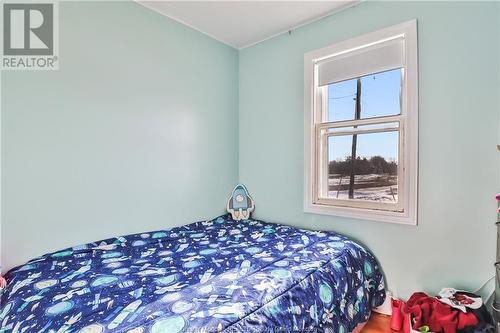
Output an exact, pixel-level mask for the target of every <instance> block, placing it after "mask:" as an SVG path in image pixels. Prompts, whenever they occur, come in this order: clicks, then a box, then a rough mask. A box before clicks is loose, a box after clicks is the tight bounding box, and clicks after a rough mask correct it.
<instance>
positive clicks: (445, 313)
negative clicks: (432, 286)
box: [403, 292, 479, 333]
mask: <svg viewBox="0 0 500 333" xmlns="http://www.w3.org/2000/svg"><path fill="white" fill-rule="evenodd" d="M403 315H404V332H405V333H409V331H410V326H411V327H413V329H414V330H418V329H419V328H420V327H422V326H424V325H427V326H429V328H430V330H431V331H432V332H444V333H456V331H457V330H462V329H465V328H466V327H469V326H475V325H477V324H478V323H479V321H478V319H477V318H476V316H475V315H474V313H472V312H467V313H464V312H462V311H460V310H457V309H453V308H452V307H451V306H449V305H447V304H444V303H441V302H440V301H439V300H438V299H436V298H434V297H429V296H428V295H427V294H425V293H422V292H418V293H414V294H413V295H412V296H411V297H410V299H409V300H408V302H406V304H405V305H404V306H403ZM411 318H413V320H414V324H413V325H410V322H411Z"/></svg>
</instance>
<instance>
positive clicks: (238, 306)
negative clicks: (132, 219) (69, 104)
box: [0, 215, 385, 333]
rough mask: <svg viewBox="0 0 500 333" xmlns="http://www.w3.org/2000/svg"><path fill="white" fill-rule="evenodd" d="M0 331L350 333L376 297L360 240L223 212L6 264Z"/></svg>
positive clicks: (374, 275) (373, 273) (375, 271)
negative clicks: (13, 266)
mask: <svg viewBox="0 0 500 333" xmlns="http://www.w3.org/2000/svg"><path fill="white" fill-rule="evenodd" d="M7 281H8V287H7V289H6V290H5V291H4V293H3V295H2V298H1V301H2V302H1V308H0V327H1V328H0V332H20V333H22V332H54V333H56V332H57V333H62V332H82V333H83V332H86V333H88V332H92V333H93V332H97V333H98V332H128V333H141V332H148V333H149V332H151V333H160V332H161V333H178V332H220V331H224V332H290V331H313V330H317V331H320V332H339V333H344V332H345V333H347V332H351V331H352V330H353V329H354V327H355V326H356V325H357V324H358V323H361V322H364V321H366V320H367V319H368V317H369V314H370V310H371V308H372V307H374V306H377V305H380V304H381V303H382V302H383V300H384V297H385V291H384V282H383V277H382V273H381V271H380V268H379V266H378V264H377V262H376V260H375V259H374V257H373V255H372V254H371V253H370V252H368V251H367V250H366V249H365V248H363V247H362V246H360V245H359V244H357V243H356V242H354V241H352V240H350V239H349V238H347V237H344V236H340V235H338V234H335V233H332V232H320V231H307V230H301V229H296V228H292V227H289V226H285V225H279V224H271V223H265V222H262V221H256V220H247V221H241V222H238V221H233V220H232V219H231V217H230V216H229V215H225V216H221V217H219V218H216V219H214V220H211V221H204V222H197V223H193V224H190V225H187V226H183V227H178V228H173V229H171V230H162V231H157V232H148V233H143V234H136V235H130V236H125V237H118V238H112V239H107V240H103V241H99V242H95V243H90V244H86V245H83V246H78V247H73V248H68V249H65V250H62V251H59V252H55V253H51V254H47V255H44V256H42V257H39V258H36V259H34V260H32V261H30V262H28V263H27V264H25V265H24V266H20V267H18V268H16V269H13V270H11V271H10V272H9V273H8V274H7Z"/></svg>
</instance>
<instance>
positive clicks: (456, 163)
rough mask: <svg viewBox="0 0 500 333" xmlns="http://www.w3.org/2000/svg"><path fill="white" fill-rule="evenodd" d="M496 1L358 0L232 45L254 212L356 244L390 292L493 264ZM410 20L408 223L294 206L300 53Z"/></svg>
mask: <svg viewBox="0 0 500 333" xmlns="http://www.w3.org/2000/svg"><path fill="white" fill-rule="evenodd" d="M498 6H499V4H498V3H494V2H490V3H478V2H476V3H464V2H443V3H438V2H420V3H417V2H364V3H362V4H360V5H358V6H357V7H354V8H351V9H348V10H345V11H343V12H340V13H338V14H336V15H333V16H331V17H328V18H325V19H322V20H320V21H318V22H315V23H313V24H310V25H307V26H305V27H303V28H300V29H298V30H296V31H294V32H293V33H292V34H291V35H288V34H286V35H282V36H280V37H277V38H274V39H271V40H268V41H266V42H264V43H261V44H258V45H256V46H254V47H251V48H248V49H244V50H243V51H241V52H240V60H239V61H240V67H239V68H240V95H239V105H240V107H239V123H240V145H239V146H240V151H239V154H240V162H239V169H240V173H239V175H240V181H242V182H243V183H245V184H246V185H247V186H248V188H249V190H250V192H251V193H252V195H253V197H254V199H255V200H256V204H257V208H256V214H255V215H256V216H257V217H259V218H263V219H267V220H271V221H276V222H282V223H286V224H292V225H295V226H300V227H305V228H310V229H324V230H335V231H338V232H341V233H344V234H347V235H350V236H352V237H354V238H356V239H358V240H360V241H361V242H363V243H365V244H366V245H367V246H368V247H369V248H370V249H371V250H373V252H374V253H375V254H376V256H377V257H378V259H379V260H380V262H381V264H382V266H383V269H384V270H385V273H386V276H387V281H388V284H389V287H390V289H393V290H394V291H396V292H397V293H398V294H399V295H400V296H403V297H405V296H408V295H409V294H410V293H411V292H412V291H416V290H422V289H423V290H426V291H429V292H435V291H437V290H438V289H439V288H440V287H442V286H455V287H466V288H471V289H473V288H474V287H478V286H479V285H480V284H481V283H482V282H484V281H485V280H486V279H488V278H489V277H491V276H492V275H493V274H494V270H493V266H492V264H493V261H494V253H495V228H494V227H493V222H494V220H495V209H494V208H495V203H494V200H493V195H494V193H495V191H497V190H498V185H499V180H500V179H499V165H498V156H497V154H498V153H497V152H496V149H495V144H496V143H497V139H498V130H499V127H498V124H499V102H498V98H497V94H498V84H499V73H500V72H499V68H498V66H499V57H500V54H499V46H498V43H499V31H500V26H499V10H498ZM413 18H417V19H418V33H419V62H420V75H419V87H420V98H419V103H420V133H419V137H420V170H419V171H420V181H419V186H420V192H419V225H418V227H410V226H402V225H395V224H386V223H377V222H367V221H359V220H351V219H346V218H336V217H328V216H321V215H314V214H305V213H304V212H303V209H302V208H303V158H304V156H303V145H304V144H303V112H304V111H303V91H304V90H303V55H304V53H306V52H308V51H311V50H314V49H317V48H321V47H324V46H327V45H329V44H332V43H335V42H338V41H341V40H344V39H348V38H350V37H354V36H358V35H361V34H364V33H367V32H370V31H374V30H377V29H380V28H383V27H386V26H390V25H393V24H397V23H400V22H404V21H406V20H409V19H413Z"/></svg>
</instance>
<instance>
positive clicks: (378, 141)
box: [328, 131, 399, 203]
mask: <svg viewBox="0 0 500 333" xmlns="http://www.w3.org/2000/svg"><path fill="white" fill-rule="evenodd" d="M353 141H354V143H355V145H354V147H353ZM398 146H399V132H397V131H394V132H381V133H370V134H358V135H343V136H331V137H329V138H328V197H329V198H333V199H352V200H367V201H377V202H387V203H397V201H398ZM353 150H354V153H355V159H354V163H352V161H353V159H352V153H353ZM351 174H353V175H354V178H353V180H351Z"/></svg>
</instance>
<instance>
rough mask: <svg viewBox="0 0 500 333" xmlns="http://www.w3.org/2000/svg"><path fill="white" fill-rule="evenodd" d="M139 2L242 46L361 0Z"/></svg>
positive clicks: (235, 45) (206, 32) (192, 26)
mask: <svg viewBox="0 0 500 333" xmlns="http://www.w3.org/2000/svg"><path fill="white" fill-rule="evenodd" d="M137 2H138V3H140V4H142V5H143V6H145V7H147V8H149V9H152V10H154V11H157V12H159V13H161V14H163V15H165V16H168V17H170V18H172V19H174V20H176V21H179V22H181V23H183V24H185V25H187V26H190V27H191V28H194V29H196V30H198V31H201V32H203V33H205V34H207V35H209V36H210V37H212V38H215V39H217V40H219V41H221V42H223V43H225V44H228V45H230V46H232V47H235V48H237V49H241V48H245V47H247V46H250V45H253V44H256V43H259V42H261V41H263V40H266V39H269V38H271V37H274V36H276V35H278V34H281V33H284V32H287V31H289V30H291V29H293V28H297V27H298V26H301V25H304V24H306V23H309V22H312V21H314V20H317V19H320V18H322V17H324V16H327V15H330V14H332V13H334V12H337V11H339V10H342V9H345V8H347V7H350V6H352V5H354V4H356V3H358V2H359V0H342V1H340V0H334V1H143V0H137Z"/></svg>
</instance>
